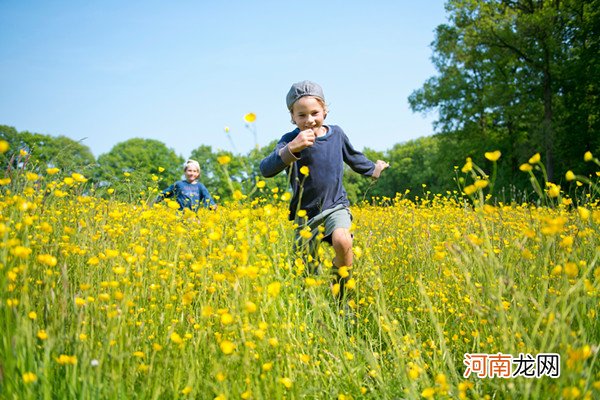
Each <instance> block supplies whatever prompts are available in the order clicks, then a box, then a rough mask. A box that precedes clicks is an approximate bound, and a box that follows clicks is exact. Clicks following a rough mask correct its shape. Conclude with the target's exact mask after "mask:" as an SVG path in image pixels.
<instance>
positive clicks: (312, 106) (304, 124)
mask: <svg viewBox="0 0 600 400" xmlns="http://www.w3.org/2000/svg"><path fill="white" fill-rule="evenodd" d="M326 116H327V111H326V110H325V107H324V105H323V103H322V101H319V100H318V99H317V98H315V97H312V96H305V97H301V98H299V99H298V101H296V102H295V103H294V105H293V106H292V121H293V122H294V124H296V126H298V128H300V130H301V131H303V130H306V129H312V130H314V131H317V130H319V129H320V128H321V126H323V122H324V121H325V117H326Z"/></svg>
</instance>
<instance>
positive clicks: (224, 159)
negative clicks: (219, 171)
mask: <svg viewBox="0 0 600 400" xmlns="http://www.w3.org/2000/svg"><path fill="white" fill-rule="evenodd" d="M217 162H218V163H219V164H221V165H227V164H229V163H230V162H231V157H229V156H228V155H223V156H219V157H217Z"/></svg>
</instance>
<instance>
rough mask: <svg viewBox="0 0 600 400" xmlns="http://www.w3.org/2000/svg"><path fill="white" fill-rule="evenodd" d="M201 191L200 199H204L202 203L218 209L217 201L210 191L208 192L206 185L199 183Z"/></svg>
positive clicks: (212, 208)
mask: <svg viewBox="0 0 600 400" xmlns="http://www.w3.org/2000/svg"><path fill="white" fill-rule="evenodd" d="M199 185H200V186H199V187H198V189H199V191H200V199H201V201H202V203H203V204H202V205H203V206H204V207H207V208H210V209H211V210H216V209H217V203H215V200H214V199H213V198H212V196H211V195H210V193H209V192H208V189H207V188H206V186H204V185H203V184H201V183H199Z"/></svg>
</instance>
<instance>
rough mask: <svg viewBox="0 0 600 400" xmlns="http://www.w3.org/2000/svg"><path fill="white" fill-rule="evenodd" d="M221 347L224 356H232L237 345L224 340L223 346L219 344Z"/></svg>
mask: <svg viewBox="0 0 600 400" xmlns="http://www.w3.org/2000/svg"><path fill="white" fill-rule="evenodd" d="M219 347H220V348H221V351H222V352H223V354H231V353H233V351H234V350H235V343H233V342H231V341H229V340H223V341H222V342H221V344H219Z"/></svg>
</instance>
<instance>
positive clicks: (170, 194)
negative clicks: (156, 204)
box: [156, 184, 175, 201]
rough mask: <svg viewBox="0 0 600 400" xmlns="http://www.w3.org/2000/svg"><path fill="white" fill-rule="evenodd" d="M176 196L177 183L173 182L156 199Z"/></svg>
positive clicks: (160, 199)
mask: <svg viewBox="0 0 600 400" xmlns="http://www.w3.org/2000/svg"><path fill="white" fill-rule="evenodd" d="M173 196H175V184H172V185H171V186H169V187H168V188H166V189H165V190H163V191H162V192H160V194H159V195H158V197H157V198H156V201H162V200H163V199H168V198H169V197H173Z"/></svg>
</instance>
